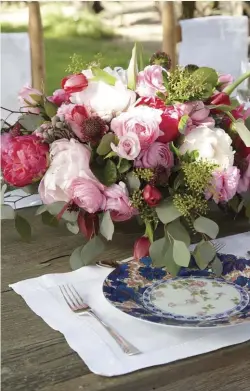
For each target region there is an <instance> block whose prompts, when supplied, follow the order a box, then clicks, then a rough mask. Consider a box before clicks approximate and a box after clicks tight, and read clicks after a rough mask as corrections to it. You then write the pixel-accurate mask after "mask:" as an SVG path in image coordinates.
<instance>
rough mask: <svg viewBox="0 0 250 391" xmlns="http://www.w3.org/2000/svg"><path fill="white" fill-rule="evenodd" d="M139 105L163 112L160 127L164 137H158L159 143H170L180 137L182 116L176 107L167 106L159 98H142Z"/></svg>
mask: <svg viewBox="0 0 250 391" xmlns="http://www.w3.org/2000/svg"><path fill="white" fill-rule="evenodd" d="M139 105H146V106H149V107H152V108H153V109H159V110H162V115H161V118H162V121H161V123H160V126H159V127H160V129H161V131H162V132H163V133H164V135H162V136H160V137H158V139H157V141H160V142H162V143H169V142H171V141H173V140H175V139H176V138H177V137H178V136H179V130H178V124H179V121H180V119H181V116H182V114H181V112H180V111H179V110H178V109H177V108H176V107H174V106H166V105H165V103H164V102H163V101H162V100H161V99H159V98H157V97H152V98H141V99H140V100H139V102H138V103H137V106H139Z"/></svg>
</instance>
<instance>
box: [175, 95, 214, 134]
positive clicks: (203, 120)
mask: <svg viewBox="0 0 250 391" xmlns="http://www.w3.org/2000/svg"><path fill="white" fill-rule="evenodd" d="M177 107H178V109H179V110H180V111H181V112H182V115H188V116H189V121H188V124H187V129H186V133H189V132H190V131H191V130H192V129H194V128H196V127H197V126H200V125H204V126H207V127H209V128H213V127H214V126H215V121H214V119H213V118H212V117H209V114H210V110H209V109H208V108H207V107H206V106H205V105H204V103H203V102H202V101H194V102H187V103H183V104H180V105H178V106H177Z"/></svg>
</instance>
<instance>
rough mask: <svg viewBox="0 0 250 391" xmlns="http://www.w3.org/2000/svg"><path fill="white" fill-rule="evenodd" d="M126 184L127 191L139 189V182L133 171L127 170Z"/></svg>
mask: <svg viewBox="0 0 250 391" xmlns="http://www.w3.org/2000/svg"><path fill="white" fill-rule="evenodd" d="M125 181H126V185H127V187H128V189H129V192H130V193H132V192H133V191H135V190H138V189H140V186H141V182H140V179H139V178H138V177H137V176H135V175H134V174H133V172H129V173H128V174H127V175H126V180H125Z"/></svg>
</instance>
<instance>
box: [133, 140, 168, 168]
mask: <svg viewBox="0 0 250 391" xmlns="http://www.w3.org/2000/svg"><path fill="white" fill-rule="evenodd" d="M134 164H135V167H143V168H155V167H157V166H163V167H166V168H172V167H173V165H174V156H173V153H172V152H171V151H170V148H169V144H164V143H160V142H159V141H156V142H154V143H153V144H151V145H150V146H149V148H148V149H146V150H144V151H142V152H141V153H140V155H139V156H138V158H137V159H135V162H134Z"/></svg>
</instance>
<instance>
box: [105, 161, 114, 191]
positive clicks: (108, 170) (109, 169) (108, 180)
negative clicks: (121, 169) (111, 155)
mask: <svg viewBox="0 0 250 391" xmlns="http://www.w3.org/2000/svg"><path fill="white" fill-rule="evenodd" d="M103 175H104V176H103V184H104V185H106V186H111V185H112V184H113V183H115V182H116V180H117V169H116V165H115V163H114V162H113V161H112V160H108V161H107V163H106V166H105V168H104V171H103Z"/></svg>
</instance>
